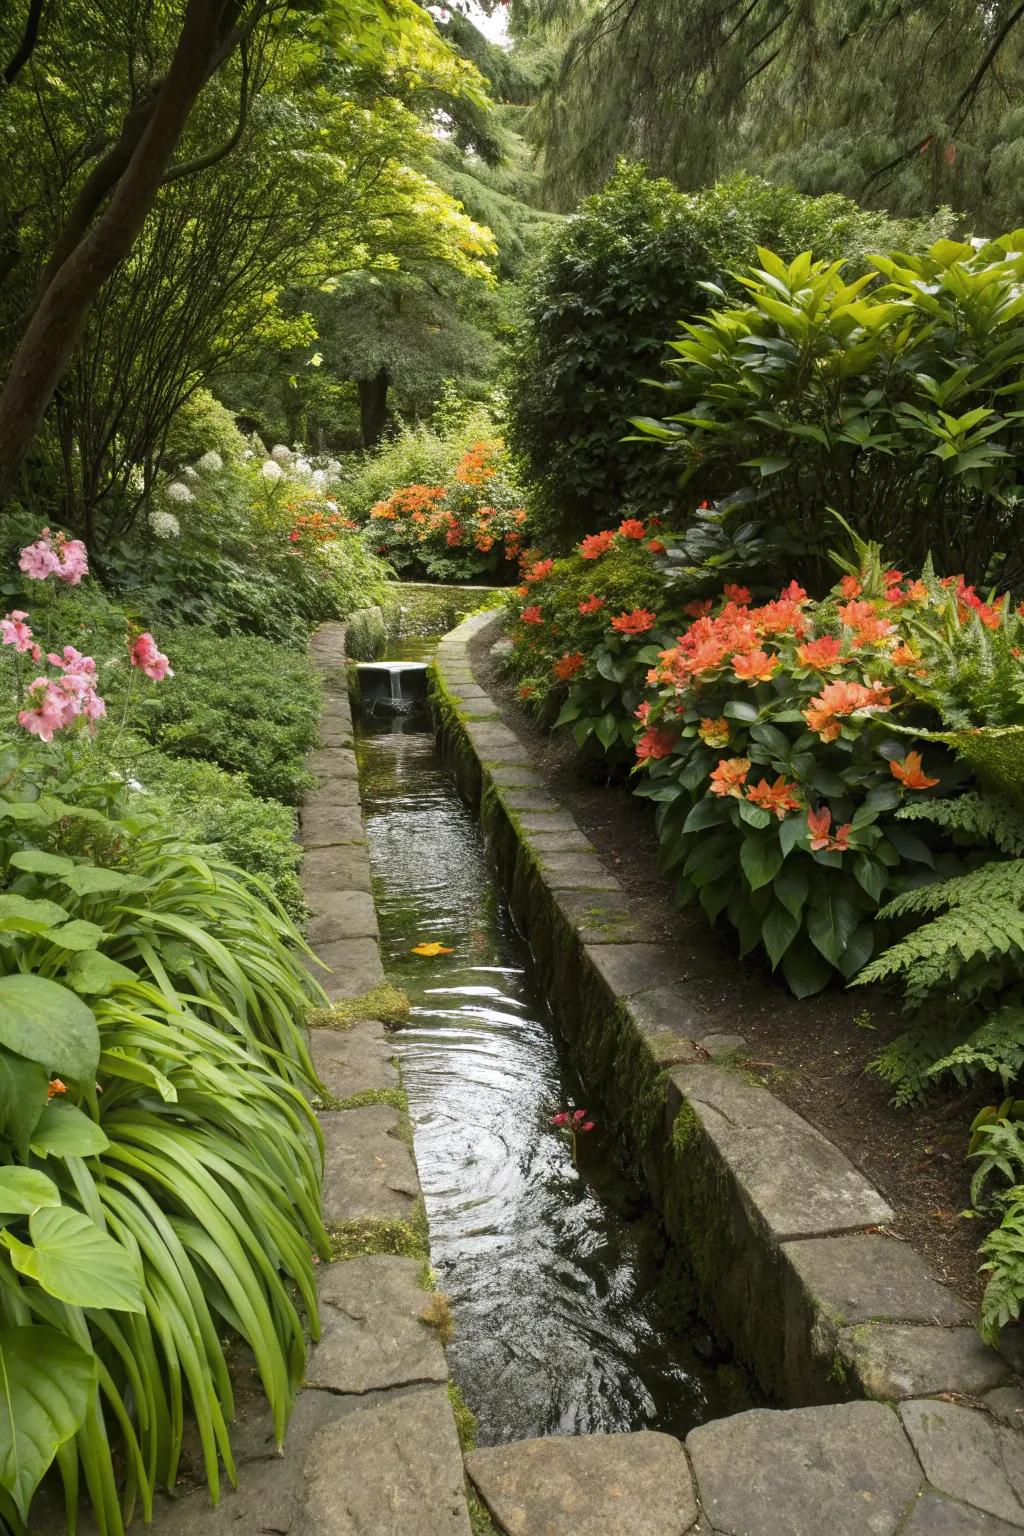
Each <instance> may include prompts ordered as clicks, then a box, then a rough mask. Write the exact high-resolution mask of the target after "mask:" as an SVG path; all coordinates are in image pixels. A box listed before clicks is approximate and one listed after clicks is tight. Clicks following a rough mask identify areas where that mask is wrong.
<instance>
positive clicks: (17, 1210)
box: [0, 1165, 60, 1216]
mask: <svg viewBox="0 0 1024 1536" xmlns="http://www.w3.org/2000/svg"><path fill="white" fill-rule="evenodd" d="M56 1205H60V1190H59V1189H58V1188H57V1186H56V1184H55V1183H54V1182H53V1180H52V1179H48V1178H47V1177H46V1174H45V1173H40V1172H39V1170H38V1169H37V1168H16V1167H14V1166H13V1165H9V1166H8V1167H6V1168H0V1214H2V1215H4V1216H28V1215H29V1214H30V1213H31V1212H32V1211H35V1210H38V1209H39V1208H40V1207H41V1206H56Z"/></svg>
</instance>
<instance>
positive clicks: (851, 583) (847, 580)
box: [839, 576, 864, 597]
mask: <svg viewBox="0 0 1024 1536" xmlns="http://www.w3.org/2000/svg"><path fill="white" fill-rule="evenodd" d="M839 590H840V592H841V593H842V594H843V596H844V597H860V594H861V593H862V592H863V590H864V588H863V587H862V586H861V584H860V582H859V581H858V580H857V578H856V576H844V577H843V579H842V581H841V582H840V583H839Z"/></svg>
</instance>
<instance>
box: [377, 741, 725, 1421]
mask: <svg viewBox="0 0 1024 1536" xmlns="http://www.w3.org/2000/svg"><path fill="white" fill-rule="evenodd" d="M359 753H360V770H361V777H362V793H363V798H364V816H365V820H366V826H367V833H368V836H369V840H370V858H371V862H372V867H373V875H374V885H375V894H376V898H377V903H378V911H379V915H380V924H381V935H382V948H383V954H384V964H385V967H386V968H387V971H388V975H389V977H390V978H391V979H392V980H394V981H395V982H397V983H398V984H399V985H400V986H402V987H404V988H405V989H406V990H407V991H408V992H409V994H410V995H411V998H412V1001H413V1013H412V1018H411V1022H410V1026H409V1027H408V1028H407V1029H405V1030H403V1031H402V1032H401V1034H399V1035H398V1036H397V1037H396V1038H397V1041H398V1049H399V1051H400V1054H401V1058H402V1069H403V1073H404V1078H405V1086H406V1089H407V1090H408V1094H409V1101H410V1110H411V1114H412V1119H413V1124H414V1128H415V1137H416V1158H417V1162H418V1164H419V1171H420V1178H421V1180H422V1183H423V1190H424V1195H425V1199H426V1204H427V1215H428V1219H429V1224H430V1245H431V1256H432V1262H433V1265H434V1268H435V1269H436V1270H437V1272H438V1279H439V1284H440V1285H441V1287H442V1288H443V1289H444V1290H445V1291H446V1292H447V1293H448V1295H449V1297H450V1298H451V1302H452V1306H453V1309H454V1314H455V1323H456V1335H455V1341H454V1343H453V1344H452V1346H451V1348H450V1349H449V1358H450V1361H451V1365H452V1371H453V1374H454V1376H455V1379H456V1380H457V1382H458V1383H459V1385H460V1387H461V1388H462V1390H463V1392H464V1394H465V1396H466V1399H467V1401H468V1402H469V1404H470V1407H471V1408H472V1409H473V1411H474V1412H475V1413H476V1414H477V1416H478V1418H479V1421H480V1440H481V1442H482V1443H483V1444H493V1443H496V1442H500V1441H504V1440H510V1439H519V1438H523V1437H526V1436H530V1435H539V1434H551V1433H565V1434H573V1433H580V1432H589V1431H598V1430H605V1431H614V1430H619V1431H621V1430H627V1429H640V1428H660V1429H666V1430H671V1431H673V1432H675V1433H677V1434H684V1433H686V1432H687V1431H688V1430H689V1429H690V1428H692V1427H693V1425H694V1424H696V1423H699V1422H701V1421H702V1420H704V1419H706V1418H709V1417H713V1416H714V1415H715V1414H716V1413H721V1412H724V1411H729V1409H731V1408H734V1407H736V1406H741V1405H740V1404H738V1403H737V1401H736V1398H735V1395H732V1396H731V1397H730V1399H729V1401H728V1403H726V1402H725V1400H724V1390H725V1385H726V1379H727V1384H728V1386H729V1387H730V1388H731V1389H733V1390H734V1379H733V1377H734V1373H732V1372H730V1371H728V1370H723V1371H719V1372H716V1371H715V1370H714V1369H713V1368H711V1367H709V1366H708V1365H707V1364H702V1363H700V1362H699V1361H698V1359H697V1356H696V1354H695V1351H694V1343H696V1344H698V1345H701V1344H702V1342H703V1343H705V1344H706V1343H707V1342H708V1341H707V1336H706V1334H703V1333H702V1331H700V1330H696V1331H695V1330H694V1329H693V1328H692V1326H691V1328H690V1332H689V1333H684V1332H680V1331H678V1328H679V1325H680V1323H681V1324H682V1327H683V1328H686V1327H687V1326H689V1325H688V1320H687V1319H686V1318H685V1316H684V1315H682V1312H681V1303H680V1302H679V1300H678V1299H677V1298H673V1297H670V1296H668V1295H667V1294H666V1290H667V1287H666V1286H665V1285H664V1283H662V1285H661V1286H660V1288H659V1257H660V1255H661V1252H662V1248H661V1239H660V1236H659V1231H658V1227H657V1224H656V1221H655V1220H654V1218H653V1217H652V1216H651V1215H650V1213H649V1211H648V1209H647V1207H646V1204H645V1202H644V1201H643V1199H642V1197H641V1195H640V1192H639V1191H638V1190H637V1189H636V1188H635V1186H633V1185H631V1184H630V1183H629V1182H628V1181H627V1180H626V1179H625V1178H624V1177H623V1175H622V1173H621V1170H620V1167H619V1164H618V1160H617V1156H616V1148H615V1146H614V1143H613V1142H612V1141H611V1138H610V1137H608V1136H607V1135H606V1134H605V1133H604V1132H603V1130H602V1127H601V1125H600V1118H601V1117H600V1113H599V1111H598V1110H597V1108H596V1106H594V1105H592V1104H588V1101H587V1098H586V1095H585V1091H584V1089H583V1086H582V1084H581V1082H580V1080H579V1078H578V1077H577V1075H576V1073H575V1072H574V1070H573V1068H572V1066H571V1064H570V1062H569V1061H568V1059H567V1057H566V1055H565V1052H564V1050H563V1048H562V1046H561V1043H560V1041H559V1040H558V1038H557V1035H556V1033H555V1031H554V1030H553V1028H552V1026H551V1023H550V1021H549V1019H548V1018H547V1016H546V1013H545V1009H544V1007H543V1004H542V1002H541V1000H540V998H539V997H538V995H537V993H536V992H535V991H534V990H533V981H532V978H531V974H530V968H529V964H528V957H527V954H526V951H525V948H524V946H523V944H522V943H521V941H520V940H519V938H518V937H517V935H516V933H515V930H514V928H513V925H512V923H511V920H510V917H509V913H508V910H507V908H506V906H505V903H504V901H503V899H502V898H501V895H500V891H499V889H498V887H497V885H496V880H495V876H494V874H493V872H492V871H491V869H490V868H489V867H488V864H487V861H486V858H485V854H484V848H483V844H482V840H481V836H480V832H479V828H478V826H477V823H476V821H475V818H474V817H473V815H472V814H471V812H470V811H469V810H468V809H467V807H466V806H465V805H464V804H463V802H462V801H461V799H460V798H459V796H458V794H457V792H456V790H455V786H454V783H453V781H452V778H451V776H450V775H449V773H448V771H447V769H446V768H445V767H444V765H443V764H442V763H441V762H440V760H439V759H438V757H437V755H436V753H435V750H434V743H433V738H432V736H431V735H430V733H429V723H428V722H427V721H426V720H425V719H424V718H423V716H422V715H417V716H413V717H410V716H408V715H405V716H403V717H401V718H399V719H396V720H388V719H386V718H381V717H379V716H378V717H375V718H374V719H371V720H369V721H366V722H364V723H363V724H362V725H361V727H360V736H359ZM432 940H437V941H440V943H442V944H444V945H446V946H449V947H450V948H451V949H452V951H453V953H452V954H450V955H441V956H439V957H436V958H424V957H419V956H415V955H412V954H410V949H411V947H412V946H413V945H415V944H419V943H422V942H424V941H432ZM567 1106H579V1107H584V1106H586V1107H588V1108H591V1109H592V1110H593V1111H594V1112H595V1118H596V1119H597V1120H598V1128H597V1130H595V1131H594V1132H593V1133H592V1134H591V1135H590V1136H587V1137H583V1138H582V1139H581V1147H580V1168H579V1170H578V1171H577V1169H576V1168H574V1166H573V1164H572V1160H571V1158H570V1155H569V1150H568V1147H567V1146H566V1143H565V1141H564V1140H563V1138H562V1137H561V1136H560V1135H559V1134H558V1132H557V1131H556V1130H555V1129H554V1128H553V1127H552V1125H551V1123H550V1122H551V1117H552V1115H554V1114H556V1113H557V1112H558V1111H559V1110H560V1109H563V1108H565V1107H567ZM705 1353H706V1349H705Z"/></svg>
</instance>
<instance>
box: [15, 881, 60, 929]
mask: <svg viewBox="0 0 1024 1536" xmlns="http://www.w3.org/2000/svg"><path fill="white" fill-rule="evenodd" d="M67 915H68V914H67V912H66V910H65V909H64V907H59V906H58V905H57V903H56V902H55V901H36V900H34V899H33V898H32V897H30V896H16V895H14V894H13V893H12V892H10V891H7V892H5V893H4V894H3V895H2V896H0V933H44V932H45V931H46V929H47V928H52V927H53V926H54V924H55V923H62V922H63V921H64V919H65V918H66V917H67Z"/></svg>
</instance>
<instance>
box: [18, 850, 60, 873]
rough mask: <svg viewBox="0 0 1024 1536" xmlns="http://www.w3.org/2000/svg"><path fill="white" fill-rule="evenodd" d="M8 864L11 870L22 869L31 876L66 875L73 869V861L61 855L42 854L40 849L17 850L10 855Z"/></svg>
mask: <svg viewBox="0 0 1024 1536" xmlns="http://www.w3.org/2000/svg"><path fill="white" fill-rule="evenodd" d="M10 864H11V867H12V868H13V869H24V870H27V871H28V873H29V874H32V875H67V874H70V873H71V871H72V870H73V869H74V867H75V861H74V859H68V858H65V857H64V855H63V854H61V853H44V851H43V850H42V848H19V849H18V850H17V852H16V853H12V854H11V857H10Z"/></svg>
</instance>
